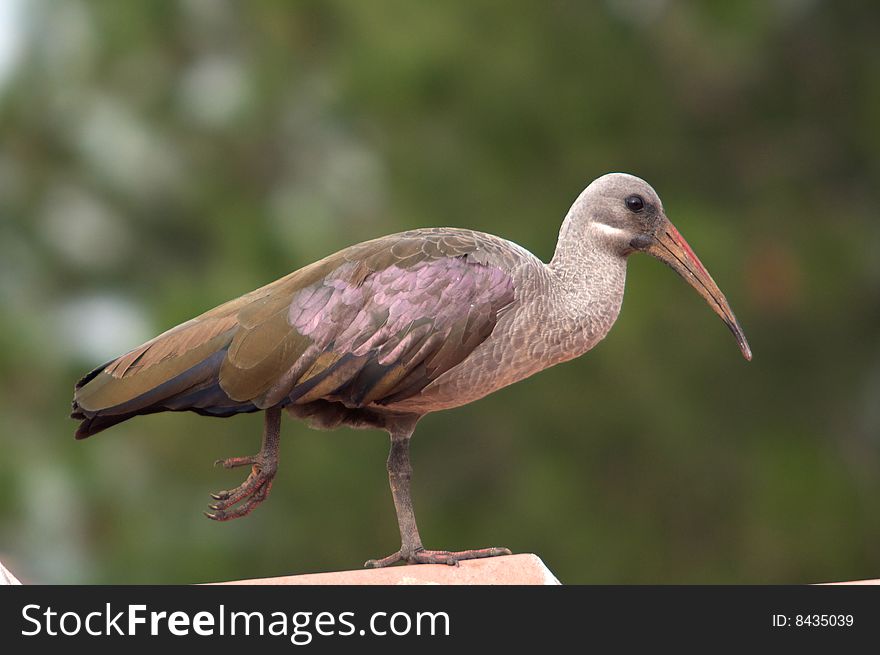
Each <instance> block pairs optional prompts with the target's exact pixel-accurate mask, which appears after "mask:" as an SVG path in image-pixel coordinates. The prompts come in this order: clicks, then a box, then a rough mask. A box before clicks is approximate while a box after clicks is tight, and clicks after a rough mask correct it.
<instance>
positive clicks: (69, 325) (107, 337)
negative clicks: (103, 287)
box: [54, 294, 154, 366]
mask: <svg viewBox="0 0 880 655" xmlns="http://www.w3.org/2000/svg"><path fill="white" fill-rule="evenodd" d="M54 325H55V326H56V329H57V332H58V333H57V334H56V335H55V342H56V343H58V344H59V347H61V348H63V349H64V350H65V351H66V352H65V353H64V354H66V355H67V356H68V357H69V358H76V359H77V360H80V361H87V362H94V364H95V366H98V365H100V364H102V363H104V362H106V361H108V360H110V359H111V358H113V357H117V356H119V355H121V354H122V353H125V352H128V351H129V350H131V349H132V348H134V347H135V346H139V345H140V344H141V343H143V342H144V341H147V340H148V339H149V338H150V337H152V336H154V331H153V328H152V325H151V324H150V321H149V320H148V319H147V317H146V315H145V314H144V312H143V310H142V309H141V308H140V307H139V306H138V305H136V304H134V303H133V302H131V301H130V300H127V299H125V298H122V297H120V296H115V295H111V294H96V295H90V296H81V297H76V298H72V299H70V300H68V301H66V302H64V303H62V304H61V305H60V306H59V307H58V309H57V311H56V320H55V321H54Z"/></svg>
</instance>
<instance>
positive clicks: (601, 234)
mask: <svg viewBox="0 0 880 655" xmlns="http://www.w3.org/2000/svg"><path fill="white" fill-rule="evenodd" d="M572 211H573V212H575V213H579V214H581V218H582V220H583V221H584V222H585V223H586V224H587V226H588V229H589V230H590V232H591V233H592V236H593V237H594V238H595V239H597V240H599V241H601V242H604V244H606V245H607V246H608V247H610V248H611V249H612V250H614V251H616V252H617V253H618V254H619V255H621V256H623V257H626V256H629V255H630V254H632V253H634V252H645V253H647V254H649V255H651V256H652V257H655V258H657V259H659V260H660V261H662V262H663V263H664V264H667V265H668V266H669V267H670V268H672V270H674V271H675V272H676V273H678V274H679V275H680V276H681V277H682V278H684V279H685V280H686V281H687V282H688V284H690V285H691V286H692V287H693V288H694V289H696V291H697V293H699V294H700V295H701V296H702V297H703V299H704V300H705V301H706V302H707V303H708V304H709V306H710V307H711V308H712V310H713V311H714V312H715V313H716V314H718V316H720V317H721V320H722V321H724V323H725V325H727V327H728V328H729V329H730V331H731V332H732V333H733V336H734V337H735V338H736V342H737V344H738V345H739V348H740V350H741V351H742V354H743V357H745V358H746V359H747V360H751V359H752V351H751V349H750V348H749V344H748V341H746V336H745V334H744V333H743V330H742V328H741V327H740V325H739V322H738V321H737V320H736V316H735V315H734V313H733V310H732V309H731V308H730V305H729V304H728V302H727V299H726V298H725V297H724V294H723V293H721V290H720V289H719V288H718V285H717V284H715V281H714V280H713V279H712V276H711V275H709V271H707V270H706V267H705V266H703V264H702V263H701V262H700V259H699V258H698V257H697V255H696V254H695V253H694V251H693V249H692V248H691V247H690V246H689V245H688V243H687V241H685V240H684V237H682V236H681V234H680V233H679V232H678V230H677V229H675V226H674V225H673V224H672V223H671V222H670V221H669V219H668V218H666V213H665V212H664V211H663V203H661V202H660V198H659V196H658V195H657V192H656V191H654V189H653V188H651V185H650V184H648V183H647V182H645V181H644V180H642V179H640V178H638V177H635V176H633V175H627V174H625V173H609V174H608V175H603V176H602V177H600V178H598V179H596V180H595V181H594V182H593V183H592V184H590V186H588V187H587V188H586V189H585V190H584V192H583V193H582V194H581V196H580V197H579V198H578V200H577V202H576V203H575V206H574V207H572Z"/></svg>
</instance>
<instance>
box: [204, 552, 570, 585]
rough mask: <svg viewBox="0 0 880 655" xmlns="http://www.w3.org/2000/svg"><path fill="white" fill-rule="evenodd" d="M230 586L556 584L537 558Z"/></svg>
mask: <svg viewBox="0 0 880 655" xmlns="http://www.w3.org/2000/svg"><path fill="white" fill-rule="evenodd" d="M216 584H233V585H467V584H482V585H558V584H560V583H559V580H557V579H556V576H554V575H553V573H551V572H550V569H548V568H547V567H546V566H545V565H544V562H542V561H541V558H540V557H538V556H537V555H528V554H523V555H507V556H505V557H490V558H488V559H472V560H465V561H463V562H460V563H459V565H458V566H446V565H445V564H417V565H413V566H391V567H389V568H386V569H359V570H357V571H334V572H332V573H308V574H305V575H288V576H282V577H279V578H261V579H257V580H237V581H234V582H221V583H216Z"/></svg>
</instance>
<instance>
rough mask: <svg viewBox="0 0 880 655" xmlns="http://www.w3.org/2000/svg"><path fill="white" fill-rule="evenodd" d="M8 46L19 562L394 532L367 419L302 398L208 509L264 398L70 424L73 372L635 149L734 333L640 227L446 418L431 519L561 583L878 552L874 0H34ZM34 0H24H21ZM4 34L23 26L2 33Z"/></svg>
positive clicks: (3, 129) (256, 568)
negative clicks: (97, 429) (589, 298)
mask: <svg viewBox="0 0 880 655" xmlns="http://www.w3.org/2000/svg"><path fill="white" fill-rule="evenodd" d="M0 9H2V10H3V13H5V14H8V16H7V17H6V18H7V20H6V23H5V24H6V27H5V28H3V30H4V32H5V34H4V35H0V36H3V38H5V39H6V46H5V47H4V48H3V50H2V51H0V52H2V57H0V64H2V65H3V66H0V71H4V72H3V74H2V77H0V143H2V148H0V382H2V395H0V440H2V441H0V446H2V457H0V558H2V559H4V561H5V562H6V563H7V564H8V565H9V566H10V568H11V569H12V570H13V571H15V572H16V573H17V574H19V575H20V576H21V577H22V578H24V579H25V580H34V581H43V582H93V583H145V582H162V583H171V582H178V583H180V582H191V581H204V580H215V579H232V578H239V577H257V576H268V575H278V574H283V573H295V572H310V571H320V570H328V569H342V568H353V567H357V566H358V565H360V563H361V562H362V561H363V560H365V559H367V558H368V557H376V556H382V555H385V554H387V553H389V552H391V551H393V550H394V549H396V548H397V545H398V540H397V530H396V524H395V520H394V514H393V508H392V504H391V500H390V494H389V492H388V489H387V481H386V477H385V469H384V459H385V455H386V448H387V440H386V437H385V435H384V433H380V432H355V431H349V430H339V431H336V432H330V433H322V432H315V431H310V430H308V429H307V428H306V427H305V426H304V425H302V424H298V423H295V422H293V421H290V420H286V421H285V424H284V427H283V432H284V437H283V440H282V465H281V469H280V473H279V476H278V478H277V480H276V484H275V486H274V488H273V492H272V497H271V499H270V501H269V502H267V503H265V504H264V505H263V506H261V507H260V508H259V510H258V511H256V512H255V513H254V514H253V515H251V516H250V517H248V518H247V519H244V520H241V521H236V522H233V523H230V524H215V523H212V522H211V521H208V520H207V519H205V518H203V517H202V516H201V510H202V509H204V506H205V505H206V503H207V502H208V501H209V497H208V492H209V491H211V490H216V489H222V488H227V487H230V486H234V485H235V484H238V482H239V481H240V478H241V475H242V472H241V471H234V472H227V471H220V470H216V469H213V468H212V467H211V463H212V462H213V461H214V460H215V459H217V458H220V457H226V456H231V455H243V454H250V453H252V452H255V451H256V449H257V447H258V444H259V438H260V430H261V417H260V416H259V415H249V416H242V417H237V418H234V419H228V420H213V419H208V418H202V417H198V416H195V415H190V414H162V415H154V416H148V417H141V418H138V419H136V420H133V421H130V422H128V423H125V424H123V425H120V426H118V427H116V428H114V429H112V430H111V431H109V432H107V433H105V434H102V435H100V436H99V437H96V438H95V439H92V440H89V441H87V442H82V443H77V442H75V441H74V440H73V438H72V432H73V429H74V423H73V422H72V421H70V420H69V419H68V418H67V411H68V407H69V402H70V397H71V389H72V386H73V383H74V381H75V380H76V379H77V378H78V377H79V376H80V375H81V374H83V373H84V372H86V371H88V370H89V369H91V368H92V367H94V366H96V365H97V364H100V363H101V362H102V361H105V360H106V359H109V358H111V357H113V356H115V355H118V354H120V353H121V352H123V351H125V350H128V349H130V348H131V347H133V346H135V345H137V344H138V343H140V342H142V341H143V340H146V339H147V338H149V337H151V336H153V335H154V334H156V333H158V332H160V331H162V330H164V329H166V328H168V327H170V326H172V325H175V324H177V323H179V322H182V321H184V320H186V319H188V318H190V317H192V316H194V315H195V314H197V313H200V312H202V311H204V310H206V309H209V308H211V307H213V306H214V305H216V304H219V303H220V302H222V301H225V300H227V299H229V298H232V297H235V296H237V295H239V294H241V293H244V292H247V291H249V290H251V289H253V288H255V287H256V286H258V285H260V284H263V283H265V282H268V281H271V280H273V279H275V278H277V277H280V276H281V275H283V274H286V273H287V272H289V271H291V270H293V269H296V268H298V267H300V266H303V265H305V264H307V263H309V262H311V261H313V260H314V259H317V258H319V257H321V256H323V255H325V254H328V253H330V252H332V251H334V250H336V249H339V248H341V247H343V246H345V245H348V244H350V243H353V242H357V241H360V240H364V239H367V238H372V237H375V236H379V235H382V234H387V233H391V232H395V231H399V230H403V229H407V228H412V227H417V226H430V225H456V226H465V227H470V228H474V229H480V230H484V231H488V232H493V233H496V234H499V235H502V236H505V237H507V238H510V239H512V240H513V241H516V242H518V243H520V244H522V245H524V246H526V247H528V248H530V249H531V250H533V251H534V252H536V253H537V254H538V255H540V256H542V257H544V258H545V259H546V258H549V256H550V254H551V253H552V249H553V246H554V243H555V238H556V233H557V230H558V227H559V224H560V222H561V219H562V217H563V215H564V214H565V212H566V210H567V209H568V206H569V204H570V203H571V201H572V200H573V199H574V198H575V197H576V195H577V194H578V193H579V192H580V190H581V189H582V188H583V187H584V186H585V185H586V184H587V183H588V182H589V181H590V180H592V179H593V178H594V177H597V176H598V175H600V174H602V173H605V172H608V171H615V170H622V171H628V172H632V173H635V174H637V175H640V176H641V177H644V178H645V179H647V180H648V181H650V182H651V183H652V184H653V185H654V186H655V188H656V189H657V190H658V191H659V193H660V195H661V197H663V199H664V202H665V206H666V210H667V213H668V214H669V216H670V218H671V219H672V220H673V222H675V223H676V225H677V226H678V227H679V229H680V230H681V231H682V232H683V233H684V234H685V236H686V237H687V238H688V239H689V241H690V242H691V243H692V245H693V246H694V247H695V249H696V250H697V252H698V253H699V254H700V256H701V258H702V259H703V261H704V262H705V263H706V264H707V266H708V267H709V269H710V270H711V271H712V273H713V275H714V277H715V279H716V280H717V281H718V282H719V284H720V286H721V287H722V288H723V289H724V290H725V292H726V293H727V295H728V298H729V299H730V301H731V303H732V305H733V307H734V309H735V310H736V311H737V314H738V315H739V317H740V319H741V322H742V323H743V325H744V326H745V328H746V332H747V334H748V335H749V338H750V340H751V343H752V346H753V349H754V352H755V360H754V362H752V363H751V364H746V363H744V362H743V361H742V360H741V358H740V356H739V353H738V352H737V348H736V346H735V344H734V342H733V340H732V339H731V338H730V335H729V334H727V332H726V331H725V329H724V327H723V325H722V324H721V323H720V322H719V321H718V320H717V318H716V317H715V316H714V315H713V314H712V313H711V312H710V311H709V310H708V309H707V308H706V307H705V306H704V305H703V303H702V302H701V301H700V300H699V298H698V297H697V296H696V294H694V293H693V292H692V291H691V290H690V289H689V288H688V287H687V286H686V285H685V284H683V283H682V282H681V280H678V279H676V277H675V276H674V275H672V274H671V273H670V272H668V271H667V270H665V269H664V268H663V267H662V266H661V265H660V264H658V263H657V262H655V261H653V260H649V259H648V258H644V257H634V258H633V259H632V261H631V264H630V280H629V288H628V291H627V297H626V301H625V302H624V309H623V312H622V314H621V317H620V319H619V321H618V323H617V325H616V326H615V328H614V329H613V330H612V331H611V334H610V335H609V337H608V338H607V339H606V340H605V341H604V342H603V343H602V344H600V345H599V346H598V347H597V348H596V349H595V351H593V352H591V353H590V354H588V355H587V356H586V357H584V358H582V359H579V360H575V361H574V362H571V363H568V364H565V365H563V366H560V367H557V368H554V369H551V370H550V371H547V372H544V373H542V374H540V375H538V376H536V377H535V378H533V379H531V380H528V381H526V382H523V383H520V384H518V385H514V386H513V387H510V388H508V389H505V390H503V391H500V392H498V393H496V394H494V395H493V396H490V397H489V398H487V399H484V400H482V401H480V402H478V403H475V404H473V405H470V406H467V407H464V408H461V409H458V410H453V411H448V412H444V413H440V414H437V415H435V416H431V417H428V418H427V419H426V420H424V421H423V422H422V424H421V425H420V426H419V430H418V432H417V436H416V439H415V441H414V445H413V457H414V466H415V478H414V485H415V491H414V493H415V502H416V508H417V513H418V516H419V518H420V522H421V528H422V535H423V537H424V538H425V540H426V543H427V544H428V545H429V546H431V547H434V548H466V547H467V548H471V547H479V546H487V545H505V546H509V547H510V548H512V549H513V550H515V551H533V552H536V553H539V554H540V555H541V556H542V557H543V558H544V559H545V561H546V562H547V563H548V565H549V566H550V567H551V568H552V569H553V570H554V571H555V572H556V573H557V575H558V576H559V577H560V579H562V580H563V581H566V582H570V583H614V582H625V583H629V582H644V583H655V582H656V583H673V582H685V583H692V582H701V583H709V582H752V583H778V582H810V581H821V580H828V579H849V578H860V577H861V578H864V577H877V576H880V520H878V511H877V499H878V498H880V404H878V397H880V340H878V327H880V302H878V298H880V264H878V262H880V258H878V256H877V253H878V251H880V226H878V220H877V183H878V181H880V158H878V155H877V153H878V152H880V40H878V39H877V38H876V33H875V32H876V25H878V23H880V5H877V4H872V3H838V2H830V1H824V2H823V1H820V0H774V1H772V2H770V1H768V2H763V1H755V2H736V3H729V2H725V1H721V0H719V1H717V2H703V3H678V2H668V1H666V0H606V1H604V2H574V1H555V2H517V3H510V2H485V1H478V2H464V1H460V2H442V3H440V2H434V3H431V2H412V1H403V0H398V1H393V0H389V1H384V0H383V1H379V2H355V1H353V0H350V1H345V0H338V1H321V2H319V1H317V0H315V1H310V2H253V3H233V2H211V1H208V0H201V1H196V0H187V1H184V2H140V3H133V2H127V3H121V2H112V1H104V2H84V1H77V0H68V1H65V2H49V1H42V2H36V1H34V2H23V1H21V0H19V1H18V2H13V1H12V0H5V1H4V2H2V3H0ZM9 16H14V17H15V20H14V21H11V22H10V20H9ZM12 37H15V38H14V39H13V38H12Z"/></svg>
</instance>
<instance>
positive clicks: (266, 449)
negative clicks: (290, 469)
mask: <svg viewBox="0 0 880 655" xmlns="http://www.w3.org/2000/svg"><path fill="white" fill-rule="evenodd" d="M280 434H281V408H279V407H270V408H269V409H267V410H266V422H265V427H264V428H263V445H262V447H261V448H260V452H259V453H257V454H256V455H250V456H248V457H230V458H228V459H218V460H217V461H216V462H214V464H215V466H216V465H217V464H222V465H223V467H224V468H228V469H231V468H236V467H238V466H250V467H251V472H250V475H248V477H247V480H245V481H244V482H243V483H242V484H240V485H239V486H237V487H235V489H229V490H226V491H219V492H217V493H215V494H211V497H212V498H213V499H214V500H215V501H216V502H215V503H213V504H211V505H209V506H208V507H209V508H210V509H211V511H210V512H205V516H207V517H208V518H209V519H214V520H215V521H229V520H232V519H237V518H240V517H242V516H247V515H248V514H250V513H251V512H252V511H253V510H254V509H255V508H256V507H257V505H259V504H260V503H262V502H263V501H264V500H266V498H267V497H268V496H269V490H270V489H271V488H272V480H273V479H274V478H275V472H276V471H277V470H278V441H279V436H280ZM238 503H241V504H240V505H239V504H238ZM235 505H237V506H235Z"/></svg>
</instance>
